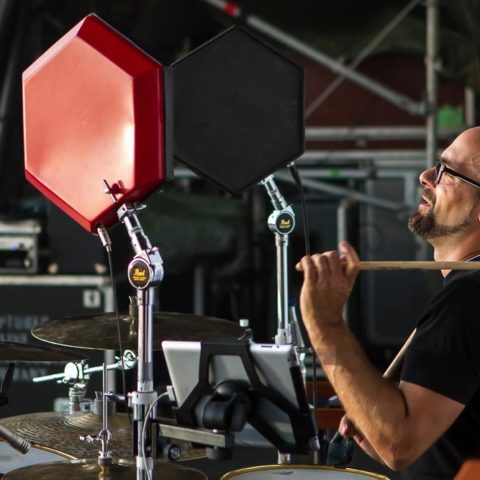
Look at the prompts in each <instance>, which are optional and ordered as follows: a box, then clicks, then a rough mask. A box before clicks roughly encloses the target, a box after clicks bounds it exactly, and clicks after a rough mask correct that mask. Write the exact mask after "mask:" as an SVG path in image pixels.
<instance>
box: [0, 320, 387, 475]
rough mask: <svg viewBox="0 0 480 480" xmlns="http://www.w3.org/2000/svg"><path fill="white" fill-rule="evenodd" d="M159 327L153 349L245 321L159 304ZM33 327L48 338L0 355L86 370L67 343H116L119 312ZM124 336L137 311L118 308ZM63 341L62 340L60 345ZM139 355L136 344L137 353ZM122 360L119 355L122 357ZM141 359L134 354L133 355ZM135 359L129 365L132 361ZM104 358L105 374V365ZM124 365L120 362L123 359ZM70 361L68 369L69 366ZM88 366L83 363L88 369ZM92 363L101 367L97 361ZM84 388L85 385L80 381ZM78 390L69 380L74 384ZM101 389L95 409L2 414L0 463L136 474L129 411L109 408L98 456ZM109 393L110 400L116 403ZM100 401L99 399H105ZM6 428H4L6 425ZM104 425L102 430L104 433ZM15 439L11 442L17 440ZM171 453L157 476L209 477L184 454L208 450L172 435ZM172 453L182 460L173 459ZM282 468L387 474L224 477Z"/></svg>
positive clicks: (131, 343)
mask: <svg viewBox="0 0 480 480" xmlns="http://www.w3.org/2000/svg"><path fill="white" fill-rule="evenodd" d="M154 324H155V327H156V330H155V331H156V332H158V334H157V335H156V336H155V338H154V341H153V348H154V350H158V351H160V350H161V348H162V341H164V340H195V341H197V340H200V341H201V340H208V339H215V338H224V337H239V336H241V335H242V334H243V333H244V328H242V327H240V326H237V325H236V324H235V323H233V322H231V321H227V320H222V319H219V318H214V317H206V316H200V315H192V314H181V313H169V312H155V314H154ZM32 334H33V335H34V336H35V337H36V338H37V339H39V340H42V341H45V342H48V343H49V344H54V345H55V346H50V345H45V346H42V345H29V344H20V343H13V342H2V343H1V344H0V361H2V362H12V363H13V362H20V363H25V362H26V363H37V362H48V363H66V365H67V366H68V365H70V370H72V368H71V366H72V365H75V366H76V368H77V371H80V372H82V363H83V361H85V357H84V356H82V355H80V354H78V353H76V352H74V351H71V350H69V349H68V348H66V347H76V348H81V349H95V350H114V349H117V348H118V341H119V339H118V336H117V326H116V318H115V315H113V314H109V313H105V314H97V315H91V316H86V317H67V318H64V319H61V320H53V321H50V322H47V323H44V324H42V325H39V326H36V327H34V329H33V330H32ZM120 339H121V342H122V344H123V345H124V346H125V348H129V349H133V350H135V349H136V347H135V344H136V342H137V340H138V339H137V338H136V320H135V316H134V315H130V314H126V315H120ZM60 346H61V347H63V348H61V347H60ZM132 356H133V357H135V354H134V353H133V352H130V362H132V358H131V357H132ZM119 365H121V362H119ZM132 365H133V366H134V365H135V362H133V363H132ZM132 365H130V366H129V367H127V368H131V367H132ZM105 367H106V366H104V368H103V370H104V374H105V372H106V368H105ZM118 368H121V367H118ZM67 370H68V369H67V368H66V369H65V372H67ZM87 370H88V369H85V371H87ZM91 370H93V371H98V370H99V368H95V367H93V368H92V369H91ZM83 373H85V372H82V374H81V375H78V378H76V379H75V378H74V376H73V375H72V376H71V378H70V379H69V383H70V384H72V383H73V384H74V385H75V386H78V385H76V384H75V381H78V382H79V384H81V382H82V381H83V377H84V375H83ZM51 377H53V378H52V379H59V378H62V377H63V378H65V377H66V373H63V374H58V375H52V376H51ZM80 390H82V391H83V393H84V389H80ZM72 391H76V390H75V388H71V392H72ZM107 397H108V392H105V391H104V392H103V393H102V397H101V398H100V399H97V400H95V401H94V402H93V403H92V405H91V407H90V409H89V410H81V409H79V408H78V406H79V404H81V403H82V401H84V400H85V399H84V398H81V399H80V401H79V400H78V398H77V399H75V401H72V402H71V404H70V411H68V412H64V411H62V412H57V411H55V412H54V411H52V412H41V413H29V414H23V415H17V416H13V417H8V418H2V419H0V436H1V437H2V438H3V439H5V440H7V441H6V442H0V471H1V472H2V478H5V479H17V478H18V479H24V480H28V479H30V478H31V479H34V478H35V479H40V478H41V479H46V480H49V479H57V478H71V479H72V480H77V479H119V480H121V479H127V478H128V479H132V478H135V472H136V468H137V467H136V462H135V458H134V457H133V448H132V445H133V446H134V441H133V442H132V439H133V438H134V435H133V431H134V426H133V425H132V422H131V419H130V418H129V417H130V415H129V414H127V413H116V412H113V411H112V412H109V413H108V414H107V416H108V432H109V438H108V440H107V444H108V451H109V453H110V455H111V458H112V461H111V462H110V463H109V464H108V465H102V464H101V463H100V462H99V461H98V460H97V458H96V457H97V456H98V453H99V448H98V447H99V446H98V440H101V432H102V428H103V423H104V418H103V415H102V414H103V413H104V411H103V408H102V406H103V399H106V398H107ZM112 403H113V402H111V401H110V400H107V405H108V406H109V407H111V404H112ZM99 404H100V406H99ZM2 429H4V431H3V430H2ZM99 432H100V433H99ZM19 443H21V444H23V445H25V444H26V447H25V446H24V449H23V452H22V453H23V454H21V453H19V452H18V451H17V450H19V448H18V445H19ZM11 445H13V447H14V448H15V449H14V448H12V447H11ZM168 447H169V450H168V452H169V453H166V454H165V452H167V450H166V449H163V453H164V454H165V455H164V457H165V458H162V459H155V460H154V468H153V471H154V472H155V473H154V476H153V478H159V479H160V478H162V479H168V480H196V479H198V480H204V479H207V476H206V475H205V474H204V473H203V472H201V471H199V470H197V469H194V468H191V467H188V466H185V464H184V463H182V462H184V461H188V460H195V459H199V458H202V457H205V450H204V448H200V447H199V446H196V447H194V446H193V445H192V443H190V442H189V441H182V440H175V441H174V442H173V443H168ZM172 459H174V460H176V461H172ZM278 475H288V476H289V478H292V479H294V480H311V479H313V478H320V479H321V478H325V479H338V480H357V479H358V480H360V479H363V478H365V479H367V478H376V479H386V477H384V476H382V475H377V474H370V473H368V472H362V471H360V470H354V469H337V468H332V467H326V466H319V465H265V466H257V467H249V468H244V469H241V470H235V471H231V472H229V473H227V474H225V475H224V476H223V477H222V480H249V479H252V480H253V479H262V478H264V479H266V480H268V479H273V478H277V476H278Z"/></svg>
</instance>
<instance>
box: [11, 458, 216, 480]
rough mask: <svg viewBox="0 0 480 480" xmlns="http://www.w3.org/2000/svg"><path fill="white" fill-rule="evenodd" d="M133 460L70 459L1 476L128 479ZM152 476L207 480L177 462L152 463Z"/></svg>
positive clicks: (163, 479) (131, 475) (170, 479)
mask: <svg viewBox="0 0 480 480" xmlns="http://www.w3.org/2000/svg"><path fill="white" fill-rule="evenodd" d="M136 469H137V467H136V465H135V462H132V461H130V460H118V461H114V462H113V464H112V465H110V466H109V467H100V466H99V465H98V463H97V460H96V459H89V460H70V461H67V462H50V463H43V464H40V465H30V466H29V467H23V468H19V469H17V470H12V471H11V472H8V473H6V474H5V475H4V476H3V477H2V480H3V479H21V480H34V479H35V480H38V479H42V480H50V479H52V480H58V479H59V478H68V479H69V480H100V479H101V480H127V479H128V480H131V479H133V478H135V476H136ZM154 478H155V479H158V480H207V476H206V475H205V474H204V473H202V472H201V471H200V470H196V469H195V468H191V467H185V466H183V465H178V464H176V463H168V462H160V461H157V462H155V467H154Z"/></svg>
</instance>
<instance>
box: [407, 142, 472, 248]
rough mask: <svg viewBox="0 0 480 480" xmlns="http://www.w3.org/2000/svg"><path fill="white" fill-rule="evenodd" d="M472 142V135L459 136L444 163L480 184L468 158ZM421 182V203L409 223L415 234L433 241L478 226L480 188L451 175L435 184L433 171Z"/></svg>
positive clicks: (445, 155) (448, 151) (423, 175)
mask: <svg viewBox="0 0 480 480" xmlns="http://www.w3.org/2000/svg"><path fill="white" fill-rule="evenodd" d="M462 137H463V138H462ZM465 137H466V138H465ZM470 137H471V135H470ZM472 141H473V139H472V138H469V135H465V134H462V135H460V136H459V137H458V138H457V139H456V140H455V141H454V142H453V143H452V145H451V146H450V147H448V148H447V149H446V150H445V151H444V152H443V154H442V156H441V159H442V161H443V162H444V163H445V165H447V166H448V167H449V168H451V169H452V170H455V171H456V172H458V173H461V174H463V175H465V176H467V177H469V178H471V179H475V180H476V181H480V178H479V177H480V175H479V172H478V169H477V168H476V167H475V165H474V164H473V163H472V160H471V158H472V157H471V156H469V155H468V153H469V149H470V148H471V147H472V145H471V144H472ZM476 141H478V138H477V139H476ZM477 145H478V143H476V144H475V146H477ZM420 182H421V184H422V186H423V192H422V200H421V202H420V205H419V206H418V210H417V211H416V212H415V213H414V214H413V215H412V216H411V217H410V219H409V223H408V226H409V228H410V230H411V231H412V232H413V233H415V234H416V235H418V236H419V237H421V238H423V239H425V240H434V239H438V238H445V237H449V236H452V235H456V234H459V233H461V232H466V231H468V229H469V228H471V227H474V226H476V225H477V224H478V213H479V204H480V189H479V188H477V187H475V186H473V185H470V184H468V183H466V182H465V181H463V180H461V179H460V178H458V177H456V176H454V175H452V174H449V173H444V174H443V175H442V177H441V179H440V182H439V183H438V184H435V169H434V168H431V169H428V170H425V171H424V172H423V173H422V174H421V176H420Z"/></svg>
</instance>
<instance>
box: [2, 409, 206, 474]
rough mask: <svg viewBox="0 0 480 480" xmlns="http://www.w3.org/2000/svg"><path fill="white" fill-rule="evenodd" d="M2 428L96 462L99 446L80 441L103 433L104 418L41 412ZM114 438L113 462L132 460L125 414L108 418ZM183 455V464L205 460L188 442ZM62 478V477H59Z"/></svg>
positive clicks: (9, 420) (4, 422) (183, 444)
mask: <svg viewBox="0 0 480 480" xmlns="http://www.w3.org/2000/svg"><path fill="white" fill-rule="evenodd" d="M0 425H3V426H4V427H6V428H8V429H9V430H10V431H12V432H13V433H15V434H17V435H19V436H20V437H22V438H23V439H25V440H27V441H29V442H30V443H32V444H35V445H39V446H41V447H46V448H50V449H53V450H56V451H58V452H61V453H65V454H67V455H69V456H70V457H73V458H77V459H79V458H95V457H96V456H97V455H98V450H99V449H100V444H99V442H86V441H81V440H80V435H96V434H98V433H99V432H100V430H101V429H102V416H101V415H95V414H94V413H90V412H87V413H85V412H75V413H67V412H41V413H28V414H25V415H16V416H14V417H7V418H2V419H0ZM108 429H109V430H110V432H111V434H112V439H111V441H110V442H109V448H110V451H111V453H112V456H113V457H114V458H130V457H132V448H131V443H132V426H131V424H130V420H129V418H128V415H127V414H126V413H113V414H111V415H109V416H108ZM174 443H175V444H176V445H178V446H179V447H180V449H181V451H182V454H181V457H180V460H193V459H196V458H202V457H205V449H200V448H193V447H192V446H191V444H190V443H189V442H184V441H175V442H174ZM58 478H63V477H58Z"/></svg>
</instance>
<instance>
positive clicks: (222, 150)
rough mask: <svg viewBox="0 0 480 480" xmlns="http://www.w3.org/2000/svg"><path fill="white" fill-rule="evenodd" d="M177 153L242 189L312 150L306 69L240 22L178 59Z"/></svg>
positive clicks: (229, 185) (215, 177) (216, 178)
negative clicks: (307, 141)
mask: <svg viewBox="0 0 480 480" xmlns="http://www.w3.org/2000/svg"><path fill="white" fill-rule="evenodd" d="M172 70H173V81H174V154H175V157H176V158H177V159H179V160H181V161H182V162H184V163H186V164H187V165H188V166H189V167H190V168H191V169H192V170H194V171H195V172H197V173H198V174H199V175H201V176H205V177H207V178H209V179H211V180H213V181H214V182H216V183H218V184H219V185H221V186H222V187H223V188H225V189H226V190H228V191H230V192H232V193H235V194H240V193H241V192H242V191H244V190H245V189H246V188H248V187H250V186H252V185H254V184H255V183H257V182H258V181H260V180H262V179H263V178H265V177H266V176H267V175H269V174H270V173H272V172H274V171H275V170H277V169H278V168H280V167H282V166H285V165H286V164H288V163H289V162H290V161H292V160H294V159H295V158H297V157H298V156H300V155H301V154H302V153H303V151H304V143H305V128H304V74H303V69H302V68H301V67H299V66H298V65H296V64H295V63H293V62H291V61H290V60H288V59H286V58H285V57H284V56H282V55H280V54H279V53H278V52H276V51H275V50H274V49H273V48H271V47H270V46H268V45H266V44H265V43H264V42H262V41H260V40H259V39H258V38H256V37H255V36H253V35H252V34H250V33H249V32H247V31H246V30H244V29H243V28H239V27H233V28H231V29H229V30H227V31H225V32H223V33H222V34H220V35H218V36H217V37H215V38H214V39H212V40H211V41H209V42H207V43H206V44H204V45H202V46H201V47H199V48H198V49H196V50H194V51H193V52H191V53H190V54H188V55H187V56H185V57H184V58H182V59H181V60H179V61H178V62H176V63H174V64H173V65H172Z"/></svg>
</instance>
